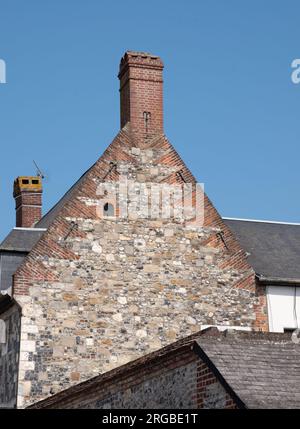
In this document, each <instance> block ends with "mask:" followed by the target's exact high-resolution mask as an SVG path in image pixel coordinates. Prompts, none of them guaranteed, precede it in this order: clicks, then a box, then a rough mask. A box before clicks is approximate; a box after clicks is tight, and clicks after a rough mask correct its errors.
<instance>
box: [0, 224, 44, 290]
mask: <svg viewBox="0 0 300 429" xmlns="http://www.w3.org/2000/svg"><path fill="white" fill-rule="evenodd" d="M44 232H45V230H44V229H35V228H14V229H13V230H12V231H11V232H10V233H9V234H8V236H7V237H6V238H5V239H4V240H3V242H2V243H1V244H0V290H2V291H3V290H5V291H8V293H11V288H12V280H13V277H12V276H13V274H14V273H15V272H16V270H17V268H18V267H19V266H20V265H21V263H22V262H23V260H24V258H25V257H26V255H27V254H28V253H29V252H30V251H31V249H32V248H33V246H34V245H35V244H36V243H37V242H38V240H39V239H40V238H41V236H42V235H43V233H44Z"/></svg>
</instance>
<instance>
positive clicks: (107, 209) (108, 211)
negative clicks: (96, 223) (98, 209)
mask: <svg viewBox="0 0 300 429" xmlns="http://www.w3.org/2000/svg"><path fill="white" fill-rule="evenodd" d="M103 214H104V216H114V214H115V210H114V206H113V205H112V204H109V203H106V204H104V206H103Z"/></svg>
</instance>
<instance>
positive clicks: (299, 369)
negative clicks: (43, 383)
mask: <svg viewBox="0 0 300 429" xmlns="http://www.w3.org/2000/svg"><path fill="white" fill-rule="evenodd" d="M180 350H193V351H194V352H195V353H196V354H197V355H198V356H199V357H200V358H201V359H202V360H203V361H204V362H205V363H206V364H207V365H208V367H209V368H210V369H211V370H212V371H213V372H214V374H215V375H216V377H217V378H218V379H219V381H220V383H221V384H222V385H223V386H224V388H225V389H226V390H227V391H228V392H229V393H230V394H231V395H232V397H234V398H235V400H236V402H237V403H238V405H239V407H240V408H300V344H295V343H294V342H292V340H291V334H287V333H285V334H277V333H269V332H253V331H252V332H246V331H224V332H220V331H218V329H217V328H208V329H205V330H203V331H200V332H197V333H195V334H192V335H190V336H188V337H185V338H183V339H181V340H179V341H176V342H175V343H172V344H170V345H168V346H166V347H164V348H162V349H159V350H157V351H155V352H153V353H150V354H148V355H146V356H143V357H141V358H139V359H137V360H135V361H132V362H129V363H128V364H126V365H122V366H121V367H118V368H115V369H113V370H112V371H109V372H106V373H104V374H100V375H98V376H96V377H94V378H91V379H89V380H87V381H84V382H82V383H79V384H77V385H75V386H73V387H70V388H69V389H66V390H63V391H62V392H59V393H57V394H55V395H53V396H50V397H49V398H46V399H44V400H42V401H39V402H37V403H35V404H33V405H31V406H30V407H29V408H49V407H50V408H51V407H53V408H56V407H57V405H58V406H59V404H60V402H61V401H62V402H63V403H65V401H66V400H68V401H72V398H73V397H76V395H78V394H81V395H84V394H85V393H86V395H87V396H88V395H89V394H90V393H91V392H94V390H95V389H96V388H97V386H99V385H101V386H104V385H105V383H106V382H108V381H111V380H118V378H124V376H125V375H126V374H130V375H132V374H133V372H134V371H135V372H137V373H139V371H140V370H142V369H143V368H144V367H149V366H151V363H152V362H154V361H156V362H159V359H160V358H161V357H164V356H168V355H171V356H172V355H173V356H174V359H176V353H177V351H180Z"/></svg>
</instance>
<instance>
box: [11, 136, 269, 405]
mask: <svg viewBox="0 0 300 429" xmlns="http://www.w3.org/2000/svg"><path fill="white" fill-rule="evenodd" d="M112 162H113V164H112ZM178 171H180V175H178V174H176V172H178ZM121 174H122V175H126V177H127V178H128V179H132V180H135V181H136V182H139V183H150V182H155V183H174V182H178V181H179V183H180V182H182V180H183V179H182V178H186V180H194V179H193V177H192V176H191V174H190V172H189V171H188V170H187V169H186V167H185V166H184V164H183V162H182V161H181V159H180V158H179V156H178V155H177V154H176V152H175V151H174V149H173V148H172V147H171V145H170V144H169V143H168V141H167V140H166V139H165V138H164V137H161V138H160V139H156V140H155V141H153V143H152V145H149V148H148V149H143V150H142V149H140V148H136V147H132V144H131V139H130V133H129V132H128V130H126V129H125V130H123V131H122V132H121V133H120V134H119V135H118V136H117V138H116V139H115V140H114V142H113V143H112V145H111V146H110V147H109V148H108V149H107V151H106V152H105V153H104V155H103V156H102V157H101V158H100V160H99V161H98V162H97V163H96V164H95V166H94V167H93V168H92V169H91V171H90V172H89V174H88V176H87V177H86V179H85V181H84V182H83V183H82V184H81V186H80V188H78V189H77V190H76V192H75V193H73V195H72V198H70V200H69V201H68V202H67V204H66V205H65V207H64V208H63V209H62V210H61V212H60V214H59V216H58V217H57V218H56V219H55V220H54V222H53V223H52V225H51V226H50V228H49V230H48V232H46V233H45V234H44V236H43V237H42V239H41V240H40V241H39V243H38V244H37V245H36V246H35V248H34V249H33V250H32V251H31V253H30V255H29V256H28V258H27V259H26V260H25V262H24V263H23V265H22V266H21V267H20V268H19V269H18V271H17V273H16V275H15V283H14V294H15V298H16V299H17V301H18V302H19V303H20V305H21V306H22V312H23V319H22V341H21V354H22V357H23V358H22V360H21V364H20V370H19V378H20V387H19V399H18V401H19V402H18V406H20V407H23V406H26V405H29V404H30V403H33V402H35V401H37V400H40V399H42V398H45V397H47V396H49V395H50V394H52V393H56V392H58V391H60V390H63V389H65V388H68V387H70V386H72V385H74V384H77V383H78V382H80V381H83V380H86V379H88V378H90V377H93V376H95V375H98V374H99V373H103V372H106V371H109V370H111V369H113V368H115V367H118V366H120V365H123V364H125V363H126V362H129V361H131V360H133V359H136V358H137V357H139V356H143V355H145V354H147V353H149V352H151V351H153V350H157V349H159V348H161V347H163V346H165V345H167V344H170V343H171V342H173V341H175V340H176V339H179V338H182V337H185V336H187V335H189V334H191V333H193V332H196V331H199V329H201V325H203V324H205V325H230V326H232V325H239V326H248V327H255V326H256V322H257V319H256V316H257V312H258V309H259V311H260V312H262V313H264V312H265V308H262V307H261V306H260V301H259V299H258V296H257V289H256V287H255V281H254V272H253V271H252V269H251V268H250V267H249V265H248V264H247V261H246V257H245V254H244V252H243V251H242V249H241V248H240V247H239V245H238V244H237V242H236V240H235V239H234V237H233V236H232V234H231V232H230V231H229V230H228V228H226V226H225V225H224V224H223V222H222V219H221V218H220V216H219V215H218V213H217V212H216V210H215V209H214V208H213V206H212V205H211V203H210V201H209V200H208V199H207V197H205V222H204V226H203V227H196V226H190V225H188V224H187V223H186V222H185V221H183V220H181V219H174V218H170V219H162V218H160V217H157V218H155V219H149V218H148V219H139V218H134V217H133V218H119V217H118V216H116V217H106V218H105V217H104V218H100V217H99V212H98V210H99V199H100V202H101V201H102V205H104V204H105V203H106V202H107V201H108V200H107V198H108V197H107V195H105V193H103V194H100V195H97V188H98V185H99V183H102V182H112V183H113V182H114V181H116V180H118V178H119V177H120V175H121ZM139 197H140V195H137V196H136V198H137V199H138V198H139ZM134 203H135V201H134V197H133V198H132V200H131V202H130V204H134ZM101 210H102V209H101V206H100V211H101ZM118 210H119V208H118V206H116V207H115V213H116V214H118ZM97 213H98V214H97ZM260 327H261V326H260ZM262 328H264V327H263V326H262Z"/></svg>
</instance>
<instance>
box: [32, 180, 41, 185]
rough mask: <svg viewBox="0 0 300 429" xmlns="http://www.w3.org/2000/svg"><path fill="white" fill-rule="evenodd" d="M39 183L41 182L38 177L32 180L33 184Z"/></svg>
mask: <svg viewBox="0 0 300 429" xmlns="http://www.w3.org/2000/svg"><path fill="white" fill-rule="evenodd" d="M39 183H40V182H39V181H38V180H37V179H33V180H32V184H33V185H38V184H39Z"/></svg>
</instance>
